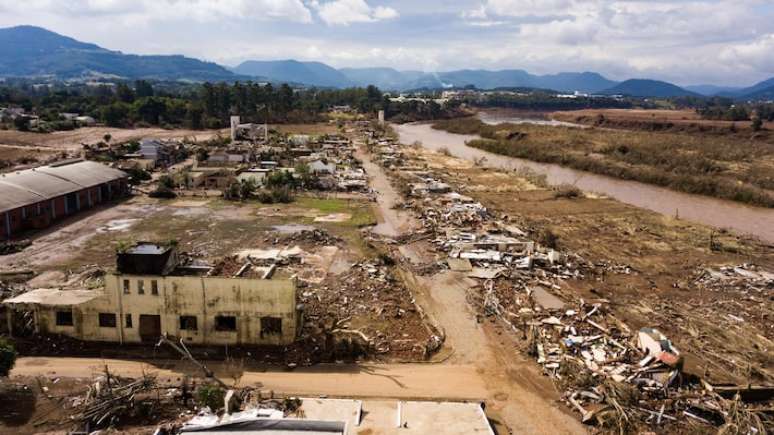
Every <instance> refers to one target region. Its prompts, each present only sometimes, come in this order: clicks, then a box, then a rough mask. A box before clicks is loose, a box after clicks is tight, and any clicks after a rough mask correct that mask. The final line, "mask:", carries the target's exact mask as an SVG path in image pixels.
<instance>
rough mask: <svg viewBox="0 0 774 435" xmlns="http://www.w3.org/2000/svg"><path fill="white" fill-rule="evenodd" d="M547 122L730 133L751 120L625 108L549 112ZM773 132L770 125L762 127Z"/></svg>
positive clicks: (689, 112) (677, 111)
mask: <svg viewBox="0 0 774 435" xmlns="http://www.w3.org/2000/svg"><path fill="white" fill-rule="evenodd" d="M549 117H550V118H551V119H555V120H557V121H564V122H574V123H578V124H585V125H600V124H602V125H604V126H605V127H611V128H630V129H644V130H670V131H677V130H684V131H697V132H705V133H708V132H712V133H725V134H728V133H733V132H732V131H731V130H732V126H733V129H736V130H747V132H746V133H747V134H749V130H750V128H751V125H752V121H722V120H710V119H703V118H702V117H701V116H700V115H699V114H698V113H696V111H695V110H627V109H588V110H574V111H569V112H553V113H551V114H550V115H549ZM764 127H765V128H768V129H769V130H772V129H774V123H771V122H770V123H767V124H766V125H764Z"/></svg>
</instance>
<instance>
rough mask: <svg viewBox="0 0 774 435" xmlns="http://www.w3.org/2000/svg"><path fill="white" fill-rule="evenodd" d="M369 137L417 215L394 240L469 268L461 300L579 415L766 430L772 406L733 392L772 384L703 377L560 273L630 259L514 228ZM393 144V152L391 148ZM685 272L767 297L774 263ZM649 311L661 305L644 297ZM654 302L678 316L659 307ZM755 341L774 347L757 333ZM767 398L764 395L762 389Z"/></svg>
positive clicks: (660, 426)
mask: <svg viewBox="0 0 774 435" xmlns="http://www.w3.org/2000/svg"><path fill="white" fill-rule="evenodd" d="M374 149H375V150H376V151H375V153H376V154H377V155H378V156H380V160H381V162H382V165H383V166H385V167H386V168H388V169H391V170H392V175H393V177H394V179H393V181H394V182H395V183H396V185H401V186H404V187H403V188H401V189H400V190H401V191H402V192H404V194H405V195H406V198H405V202H404V203H403V205H402V207H405V208H408V209H411V210H413V211H414V212H415V215H416V216H418V218H419V220H420V222H421V223H422V227H423V230H421V231H419V232H418V233H416V234H412V235H410V236H407V237H406V238H405V239H404V240H400V242H402V243H408V242H411V241H414V240H421V239H426V240H428V241H430V242H431V246H432V247H433V249H434V251H435V252H436V253H437V254H439V255H440V256H441V258H443V256H445V257H446V259H445V261H441V262H439V264H442V265H443V266H444V267H447V268H449V269H450V270H452V271H454V272H458V273H461V274H464V275H465V276H467V277H469V278H473V279H474V280H476V281H477V282H478V283H479V285H478V287H477V289H475V291H474V294H472V295H470V296H471V297H470V298H469V300H471V301H472V302H473V303H474V304H475V305H477V306H478V308H479V310H480V311H481V312H482V313H483V314H484V315H485V316H488V317H490V318H493V319H497V320H499V321H501V322H503V323H504V324H505V325H506V326H507V327H508V328H510V329H512V330H513V332H515V333H516V334H517V335H519V336H522V337H524V338H526V339H527V340H526V346H525V350H526V351H527V353H528V354H530V355H532V356H533V357H534V358H535V359H536V360H537V362H538V363H539V364H540V365H541V366H542V368H543V370H544V372H545V373H546V375H548V376H549V377H551V378H552V379H553V380H554V381H555V382H556V384H557V385H558V386H559V387H560V388H561V389H562V391H563V395H562V397H563V398H564V400H565V401H566V402H567V404H568V405H569V406H570V407H571V408H573V409H575V410H577V411H578V412H579V413H580V415H581V419H582V420H583V422H584V423H588V424H594V425H596V426H597V427H599V428H600V429H603V430H609V431H616V432H619V433H628V432H632V431H637V430H642V429H644V428H646V427H647V428H650V429H651V430H654V431H665V430H678V431H681V430H682V431H689V432H690V431H696V430H711V429H712V428H720V430H721V432H723V433H749V434H755V433H767V430H768V431H772V430H774V412H772V409H771V408H766V407H765V405H764V406H755V405H752V404H750V403H747V400H746V399H743V397H744V398H749V397H761V396H766V392H768V391H771V390H774V389H771V388H767V387H765V386H762V387H756V388H755V389H753V388H752V387H749V386H748V387H746V388H745V387H739V386H736V387H730V389H726V390H723V389H722V388H726V387H720V386H717V387H716V386H713V385H711V384H710V383H708V382H707V380H706V379H705V378H704V377H703V376H702V374H701V373H692V372H690V371H686V370H685V367H684V364H685V357H684V355H683V354H682V353H681V351H679V350H678V349H677V347H676V346H674V345H673V344H672V342H671V341H670V340H669V338H668V337H667V336H666V335H664V334H663V333H662V332H660V331H658V330H656V329H653V328H647V327H646V328H642V329H641V330H639V331H632V330H631V329H630V328H629V327H628V326H627V325H626V324H625V323H623V322H622V321H620V320H619V319H618V318H616V317H615V316H614V315H613V314H612V310H611V309H610V301H608V300H605V299H598V300H593V301H591V300H590V301H585V300H583V299H579V298H577V297H576V296H574V295H573V294H571V293H570V292H567V291H566V290H565V285H564V283H565V281H568V280H577V281H583V280H587V279H588V280H592V279H600V277H603V276H605V275H610V274H622V275H636V274H637V273H638V272H637V271H636V270H635V269H634V268H632V267H630V266H628V265H623V264H613V263H610V262H599V263H596V264H595V263H591V262H589V261H586V260H585V259H584V258H582V257H580V256H578V255H576V254H573V253H571V252H561V251H560V250H558V249H557V248H556V245H557V243H556V240H555V237H545V236H544V235H543V234H541V233H540V231H533V230H530V229H522V228H519V227H517V226H515V225H513V223H512V222H511V220H510V219H509V218H508V217H507V216H498V215H497V214H496V213H494V212H492V211H490V210H488V209H487V208H486V207H485V206H483V205H482V204H480V203H478V202H476V201H475V200H474V199H472V198H469V197H467V196H466V195H464V192H458V191H455V188H454V186H451V185H450V184H447V183H446V182H444V181H443V177H442V176H441V174H438V173H435V172H433V171H428V170H427V169H426V168H427V165H426V164H423V162H421V160H420V159H422V157H419V156H415V155H414V156H411V157H410V156H409V153H403V152H402V150H401V148H400V147H399V146H398V145H395V144H394V143H390V142H388V143H382V142H380V143H379V146H378V147H375V148H374ZM385 155H386V156H388V158H385V157H384V156H385ZM398 155H399V156H400V159H397V158H392V156H398ZM412 159H413V161H412ZM417 167H424V168H425V169H423V170H417V169H416V168H417ZM530 234H532V237H530ZM694 283H695V284H696V285H697V286H699V287H701V288H705V289H707V290H709V291H717V292H729V291H731V292H733V293H734V294H735V295H736V296H737V297H744V298H758V299H756V300H760V301H761V302H762V301H763V300H764V299H766V298H771V297H772V294H773V293H772V289H774V274H771V273H769V272H767V271H765V270H762V269H760V268H757V267H755V266H752V265H742V266H737V267H725V268H722V269H720V270H711V269H708V270H704V271H702V272H701V273H699V274H697V276H695V277H694ZM768 305H769V307H770V304H768ZM753 306H755V305H753ZM659 308H660V307H659ZM700 310H701V308H699V311H700ZM688 311H689V312H690V310H688ZM694 311H696V310H694ZM651 312H653V313H658V312H659V309H658V308H656V307H653V309H652V310H651ZM662 314H664V315H665V316H667V315H674V317H673V318H679V317H680V316H677V315H675V314H676V313H674V312H673V311H670V310H668V309H666V310H664V312H663V313H662ZM703 315H705V316H708V314H706V313H705V314H703ZM726 316H727V317H728V318H729V319H731V320H733V321H735V322H746V321H749V319H751V318H763V320H768V322H769V327H766V326H763V328H762V329H769V333H771V331H770V325H771V324H774V317H772V313H771V311H770V310H767V309H764V310H763V312H762V313H759V314H757V315H756V314H755V313H752V312H737V313H731V312H728V313H727V314H726ZM769 333H767V335H769ZM769 338H771V337H769ZM760 342H761V346H764V347H768V348H770V349H771V348H774V343H772V342H771V341H768V340H767V339H766V338H762V339H761V340H760ZM691 350H693V349H691ZM740 368H741V367H740ZM768 381H769V382H770V381H771V379H768ZM721 391H722V393H721ZM771 399H772V396H771V395H768V396H767V399H766V400H771ZM678 427H679V428H682V429H676V428H678Z"/></svg>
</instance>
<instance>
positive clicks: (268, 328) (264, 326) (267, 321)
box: [261, 317, 282, 337]
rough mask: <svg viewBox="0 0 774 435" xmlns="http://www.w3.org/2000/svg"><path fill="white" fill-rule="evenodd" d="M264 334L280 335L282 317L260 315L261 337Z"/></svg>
mask: <svg viewBox="0 0 774 435" xmlns="http://www.w3.org/2000/svg"><path fill="white" fill-rule="evenodd" d="M264 335H282V319H281V318H279V317H261V337H263V336H264Z"/></svg>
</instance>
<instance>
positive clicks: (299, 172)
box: [295, 163, 320, 189]
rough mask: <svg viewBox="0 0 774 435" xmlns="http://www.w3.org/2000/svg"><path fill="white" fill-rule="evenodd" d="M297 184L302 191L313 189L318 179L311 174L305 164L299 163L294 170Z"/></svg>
mask: <svg viewBox="0 0 774 435" xmlns="http://www.w3.org/2000/svg"><path fill="white" fill-rule="evenodd" d="M295 172H296V176H297V177H298V182H299V184H300V185H301V187H302V188H304V189H314V188H316V187H317V185H318V184H319V182H320V180H319V178H318V177H317V176H316V175H315V174H313V173H312V170H311V168H310V167H309V165H308V164H306V163H299V164H298V165H296V168H295Z"/></svg>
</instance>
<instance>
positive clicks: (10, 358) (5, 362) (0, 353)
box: [0, 337, 17, 377]
mask: <svg viewBox="0 0 774 435" xmlns="http://www.w3.org/2000/svg"><path fill="white" fill-rule="evenodd" d="M16 355H17V354H16V349H14V347H13V344H11V342H10V341H8V339H6V338H3V337H0V377H6V376H8V374H9V373H10V372H11V369H12V368H13V366H14V364H15V363H16Z"/></svg>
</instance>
